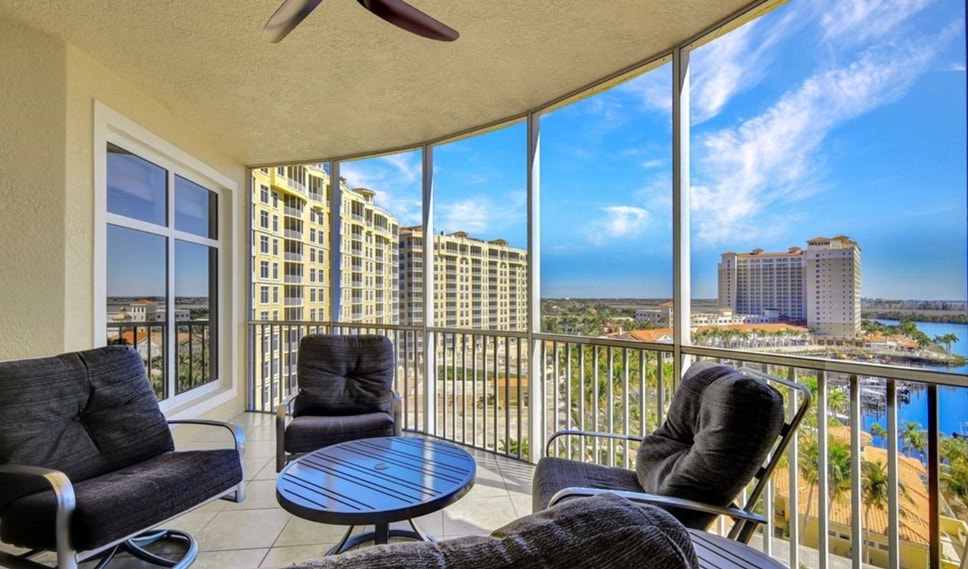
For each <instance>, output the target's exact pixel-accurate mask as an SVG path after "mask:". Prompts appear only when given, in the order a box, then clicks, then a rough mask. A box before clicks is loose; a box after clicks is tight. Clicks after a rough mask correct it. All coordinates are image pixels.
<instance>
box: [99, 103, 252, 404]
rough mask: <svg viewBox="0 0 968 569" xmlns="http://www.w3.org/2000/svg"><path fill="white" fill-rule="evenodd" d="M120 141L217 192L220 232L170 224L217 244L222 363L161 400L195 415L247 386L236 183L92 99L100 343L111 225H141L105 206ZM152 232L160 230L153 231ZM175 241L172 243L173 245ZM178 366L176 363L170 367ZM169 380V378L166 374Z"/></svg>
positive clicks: (171, 330) (176, 234)
mask: <svg viewBox="0 0 968 569" xmlns="http://www.w3.org/2000/svg"><path fill="white" fill-rule="evenodd" d="M109 143H111V144H116V145H117V146H120V147H122V148H124V149H126V150H128V151H130V152H133V153H134V154H136V155H137V156H139V157H141V158H143V159H145V160H148V161H150V162H152V163H154V164H157V165H159V166H161V167H162V168H164V169H165V170H167V171H168V176H169V180H171V181H173V180H174V177H175V176H180V177H182V178H184V179H186V180H188V181H191V182H194V183H196V184H199V185H201V186H203V187H205V188H206V189H208V190H211V191H213V192H215V193H216V194H217V195H218V236H217V238H216V239H206V238H202V237H199V236H196V235H192V234H189V233H186V232H183V231H177V230H175V229H174V223H173V222H172V223H170V224H169V228H168V231H167V236H168V237H169V238H171V239H175V238H177V239H179V240H184V241H189V242H193V243H203V244H206V245H209V246H215V247H217V249H218V266H217V268H216V278H217V279H218V299H217V303H218V304H217V312H218V315H217V320H216V322H214V323H213V325H215V326H217V330H218V331H217V332H216V334H217V335H216V337H217V342H218V345H217V353H218V365H217V366H216V378H215V379H214V380H213V381H211V382H210V383H208V384H206V385H203V386H201V387H198V388H196V389H192V390H189V391H187V392H185V393H180V394H175V390H174V389H173V384H172V383H169V388H170V389H169V393H170V394H171V395H170V396H169V397H168V398H167V399H165V400H164V401H161V402H159V405H160V406H161V409H162V411H163V412H165V414H166V415H170V416H175V415H181V414H182V413H184V415H185V416H197V415H199V414H202V413H204V412H206V411H208V410H210V409H214V408H215V407H218V406H219V405H222V404H224V403H227V402H229V401H232V400H233V399H236V398H237V397H238V396H239V394H240V393H241V390H242V389H244V385H243V384H242V383H241V381H240V380H239V379H238V378H239V377H240V376H241V374H240V373H239V370H238V362H237V359H238V357H237V354H238V353H239V349H238V345H239V341H238V339H237V338H236V337H235V336H236V335H235V334H233V333H232V332H233V330H235V329H236V326H235V325H234V322H235V321H236V318H237V312H238V298H237V295H236V294H235V288H236V284H237V278H236V276H235V274H234V273H235V272H236V271H235V269H234V267H235V259H234V256H235V254H234V250H233V248H232V243H234V242H238V241H239V239H238V220H237V218H236V216H235V211H236V209H237V207H238V195H239V194H238V183H237V182H236V181H235V180H233V179H232V178H230V177H228V176H226V175H224V174H222V173H221V172H219V171H217V170H215V169H214V168H212V167H210V166H208V165H207V164H205V163H203V162H201V161H200V160H198V159H197V158H195V157H193V156H191V155H190V154H188V153H186V152H184V151H183V150H181V149H180V148H178V147H176V146H175V145H173V144H171V143H169V142H168V141H166V140H165V139H163V138H161V137H159V136H158V135H156V134H154V133H153V132H151V131H149V130H147V129H146V128H144V127H142V126H141V125H139V124H137V123H136V122H134V121H132V120H131V119H129V118H127V117H125V116H124V115H122V114H120V113H118V112H117V111H115V110H114V109H112V108H110V107H108V106H107V105H105V104H104V103H102V102H100V101H96V100H95V101H94V149H93V150H94V151H93V158H94V164H93V171H94V245H95V247H94V274H93V277H94V287H93V290H94V303H93V305H94V318H93V338H94V343H95V345H96V346H103V345H105V344H106V343H107V334H106V333H105V330H106V329H107V226H108V225H109V224H112V225H120V226H122V227H127V228H131V229H138V228H139V227H138V225H139V223H141V222H138V221H137V220H133V219H131V218H126V217H124V216H119V215H116V214H112V213H109V212H108V210H107V145H108V144H109ZM173 192H174V186H173V185H171V184H170V185H169V194H170V195H171V197H169V202H170V203H171V200H172V199H173ZM152 233H157V230H153V231H152ZM172 246H173V244H172ZM168 279H169V283H168V288H169V290H174V275H173V273H171V271H169V277H168ZM175 332H176V330H175V327H174V326H169V327H168V335H169V337H168V341H167V342H166V350H167V351H168V353H167V357H168V361H169V362H174V361H176V358H175V351H176V350H177V345H176V342H175ZM172 369H174V368H172ZM166 380H168V381H170V380H169V379H168V378H166Z"/></svg>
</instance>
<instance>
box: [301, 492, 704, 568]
mask: <svg viewBox="0 0 968 569" xmlns="http://www.w3.org/2000/svg"><path fill="white" fill-rule="evenodd" d="M418 567H419V568H421V569H482V568H485V567H486V568H487V569H516V568H521V569H525V568H531V567H541V568H544V569H555V568H561V569H633V568H634V569H641V568H642V567H649V568H650V569H699V562H698V561H697V559H696V554H695V551H694V550H693V547H692V544H691V541H690V536H689V533H688V532H687V531H686V528H685V527H684V526H683V525H682V524H681V523H679V522H678V521H677V520H676V519H675V518H673V517H672V516H671V515H670V514H668V513H667V512H665V511H663V510H661V509H659V508H657V507H654V506H641V505H637V504H633V503H632V502H630V501H628V500H626V499H624V498H621V497H619V496H615V495H610V494H602V495H599V496H595V497H591V498H582V499H578V500H570V501H568V502H563V503H562V504H561V505H558V506H555V507H552V508H548V509H547V510H543V511H540V512H537V513H534V514H531V515H528V516H525V517H522V518H520V519H517V520H515V521H513V522H511V523H510V524H507V525H505V526H504V527H501V528H498V529H496V530H494V531H493V532H492V533H491V534H490V535H487V536H466V537H458V538H452V539H445V540H441V541H436V542H433V541H415V542H406V543H391V544H388V545H377V546H373V547H366V548H363V549H358V550H354V551H349V552H347V553H342V554H340V555H333V556H330V557H323V558H320V559H317V560H313V561H307V562H304V563H299V564H296V565H293V566H291V567H290V568H289V569H391V568H392V569H408V568H418Z"/></svg>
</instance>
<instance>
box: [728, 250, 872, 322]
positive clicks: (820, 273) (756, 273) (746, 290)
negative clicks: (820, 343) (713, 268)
mask: <svg viewBox="0 0 968 569" xmlns="http://www.w3.org/2000/svg"><path fill="white" fill-rule="evenodd" d="M719 304H720V305H721V306H727V307H729V308H731V309H732V310H733V311H734V312H736V313H738V314H766V315H770V316H773V317H776V318H778V319H780V320H785V321H790V322H805V323H806V325H807V326H810V327H812V328H816V329H817V332H818V333H819V334H823V335H828V336H845V337H850V336H855V335H856V334H858V333H859V332H860V247H859V246H858V245H857V243H856V242H854V241H851V240H850V238H849V237H847V236H845V235H838V236H837V237H833V238H827V237H817V238H814V239H810V240H809V241H807V249H806V250H804V249H800V248H799V247H791V248H790V249H789V250H788V251H786V252H780V253H768V252H764V251H763V250H762V249H754V250H753V251H752V252H750V253H733V252H727V253H723V254H722V260H721V261H720V263H719Z"/></svg>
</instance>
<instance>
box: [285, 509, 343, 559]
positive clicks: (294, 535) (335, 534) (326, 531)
mask: <svg viewBox="0 0 968 569" xmlns="http://www.w3.org/2000/svg"><path fill="white" fill-rule="evenodd" d="M347 529H348V526H334V525H329V524H321V523H317V522H311V521H309V520H304V519H302V518H297V517H296V516H290V519H289V522H288V523H287V524H286V527H284V528H283V529H282V531H281V532H280V534H279V538H278V539H276V542H275V543H274V544H273V546H274V547H289V546H295V545H316V546H320V547H322V548H323V551H324V552H325V551H326V550H327V549H329V548H330V547H332V546H333V545H336V544H337V543H338V542H339V540H340V539H342V537H343V534H345V533H346V530H347ZM358 530H359V528H357V531H358Z"/></svg>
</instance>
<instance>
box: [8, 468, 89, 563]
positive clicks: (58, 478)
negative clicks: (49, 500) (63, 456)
mask: <svg viewBox="0 0 968 569" xmlns="http://www.w3.org/2000/svg"><path fill="white" fill-rule="evenodd" d="M0 474H7V475H13V476H26V477H30V478H43V479H44V480H45V481H46V482H47V483H48V484H50V487H51V489H52V490H53V491H54V498H55V500H56V501H57V509H56V513H55V518H54V540H55V544H56V546H57V566H58V567H77V556H76V552H75V551H74V548H73V545H71V534H70V531H71V518H72V517H73V516H74V509H75V508H76V506H77V501H76V498H75V496H74V485H73V484H71V481H70V479H69V478H68V477H67V475H66V474H64V473H63V472H61V471H59V470H51V469H49V468H41V467H39V466H26V465H22V464H0Z"/></svg>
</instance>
